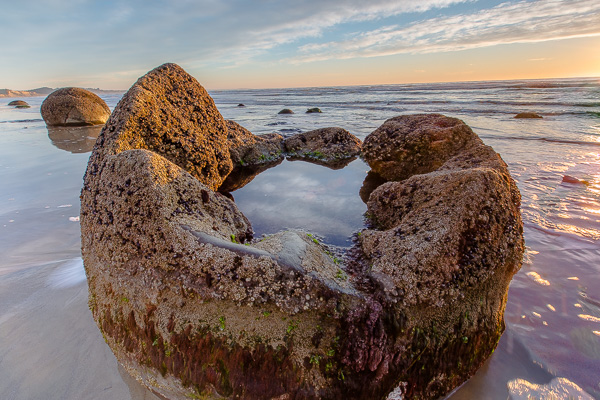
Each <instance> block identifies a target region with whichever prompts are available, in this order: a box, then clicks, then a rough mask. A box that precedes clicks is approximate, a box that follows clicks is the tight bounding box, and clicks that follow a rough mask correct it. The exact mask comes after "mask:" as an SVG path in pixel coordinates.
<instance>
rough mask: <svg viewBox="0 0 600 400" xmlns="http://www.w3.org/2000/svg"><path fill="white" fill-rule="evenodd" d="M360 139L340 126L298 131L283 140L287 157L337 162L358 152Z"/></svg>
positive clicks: (356, 154)
mask: <svg viewBox="0 0 600 400" xmlns="http://www.w3.org/2000/svg"><path fill="white" fill-rule="evenodd" d="M361 145H362V143H361V141H360V139H358V138H357V137H356V136H354V135H353V134H351V133H350V132H348V131H347V130H345V129H342V128H321V129H316V130H314V131H309V132H304V133H298V134H296V135H293V136H290V137H289V138H287V139H285V141H284V148H285V151H286V153H287V155H288V157H290V158H292V159H303V160H307V161H317V162H320V163H322V164H325V165H327V164H337V163H340V162H343V161H344V160H350V161H351V160H352V159H353V158H354V157H356V156H358V155H359V154H360V148H361Z"/></svg>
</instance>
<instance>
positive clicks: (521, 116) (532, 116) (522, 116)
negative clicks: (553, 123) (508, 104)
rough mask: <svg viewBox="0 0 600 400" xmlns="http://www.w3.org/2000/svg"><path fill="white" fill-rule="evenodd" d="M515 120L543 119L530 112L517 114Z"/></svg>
mask: <svg viewBox="0 0 600 400" xmlns="http://www.w3.org/2000/svg"><path fill="white" fill-rule="evenodd" d="M515 118H530V119H542V118H544V117H542V116H541V115H539V114H536V113H532V112H522V113H518V114H517V115H515Z"/></svg>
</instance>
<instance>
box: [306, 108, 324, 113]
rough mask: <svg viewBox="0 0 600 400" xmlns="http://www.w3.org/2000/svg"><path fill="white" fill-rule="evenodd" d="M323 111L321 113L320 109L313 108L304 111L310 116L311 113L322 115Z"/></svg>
mask: <svg viewBox="0 0 600 400" xmlns="http://www.w3.org/2000/svg"><path fill="white" fill-rule="evenodd" d="M322 112H323V111H321V109H320V108H317V107H314V108H309V109H308V110H306V114H312V113H322Z"/></svg>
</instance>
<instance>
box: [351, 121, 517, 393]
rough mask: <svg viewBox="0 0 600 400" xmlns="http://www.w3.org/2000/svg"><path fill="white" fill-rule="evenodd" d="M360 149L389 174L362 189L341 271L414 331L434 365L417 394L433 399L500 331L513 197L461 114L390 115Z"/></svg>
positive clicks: (512, 241)
mask: <svg viewBox="0 0 600 400" xmlns="http://www.w3.org/2000/svg"><path fill="white" fill-rule="evenodd" d="M386 138H387V140H388V143H390V146H389V148H388V149H387V151H386V150H385V145H384V143H385V142H386ZM392 143H393V144H392ZM363 149H364V151H365V153H366V155H367V157H365V158H368V160H369V163H370V164H371V165H372V166H373V165H375V166H376V167H377V168H378V170H377V172H379V173H380V174H382V175H383V174H385V175H386V176H387V177H388V179H394V178H395V179H397V180H395V181H389V182H386V183H383V184H381V185H380V186H379V187H377V188H376V189H374V190H373V189H372V187H370V188H369V189H368V190H367V189H366V190H365V192H369V191H371V193H370V195H369V193H365V194H366V195H367V196H368V202H367V206H368V210H367V214H366V215H367V216H368V218H369V220H370V228H369V229H366V230H364V231H362V232H361V234H360V235H359V236H358V244H357V245H356V247H355V248H354V249H353V250H352V252H353V254H355V260H354V261H353V263H352V264H351V266H350V270H351V271H352V272H353V274H354V276H356V277H361V279H362V280H363V285H365V286H367V287H371V288H377V289H376V290H380V291H381V294H380V296H381V298H385V303H386V304H387V310H388V312H392V313H393V314H395V315H403V318H406V319H405V320H404V321H405V322H404V323H407V324H408V325H409V326H410V325H412V326H414V327H416V328H415V329H418V332H419V333H418V336H419V338H420V339H419V341H421V343H422V344H421V347H420V348H421V349H422V353H420V359H421V360H424V359H427V360H428V362H426V365H427V368H428V369H430V368H431V369H433V370H434V371H436V372H432V373H431V374H429V372H427V373H426V375H427V376H428V378H427V379H428V380H427V379H426V380H425V381H421V383H422V384H423V385H424V389H423V392H421V395H420V396H425V397H429V396H431V397H432V398H433V395H434V392H435V391H436V390H438V389H439V388H441V387H445V388H450V387H452V386H454V385H457V384H459V381H461V380H462V379H464V378H460V376H463V377H464V376H468V375H470V374H473V373H474V372H475V371H476V369H477V368H478V367H479V365H481V363H482V362H483V361H484V360H485V359H486V358H487V357H488V356H489V355H490V354H491V353H492V352H493V351H494V348H495V346H496V344H497V342H498V340H499V338H500V335H501V333H502V331H503V330H504V318H503V316H504V308H505V304H506V294H507V292H508V285H509V282H510V280H511V278H512V276H513V275H514V273H516V272H517V271H518V270H519V268H520V266H521V258H522V256H523V251H524V243H523V225H522V221H521V216H520V212H519V207H520V194H519V191H518V189H517V186H516V184H515V182H514V181H513V179H512V178H511V176H510V174H509V172H508V168H507V166H506V164H505V163H504V162H503V161H502V159H501V158H500V156H499V155H498V154H497V153H495V152H494V151H493V149H492V148H490V147H489V146H485V145H484V144H483V142H482V141H481V140H480V139H479V138H478V137H477V136H476V135H475V134H474V133H473V132H472V131H471V129H470V128H468V126H466V125H465V124H464V123H463V122H462V121H460V120H456V119H453V118H447V117H443V116H441V115H415V116H409V117H397V118H393V119H391V120H388V121H386V122H385V123H384V124H383V125H382V126H381V127H380V128H378V129H377V130H376V131H375V132H373V133H372V134H371V135H370V136H368V137H367V138H366V139H365V141H364V145H363ZM375 155H378V156H379V158H376V157H375ZM424 155H428V157H424ZM412 163H414V165H411V164H412ZM383 166H385V168H387V170H386V169H385V168H384V167H383ZM407 170H408V171H407ZM371 181H373V179H371ZM375 181H376V179H375ZM391 310H394V311H391ZM400 336H402V335H400ZM461 342H462V343H461ZM434 343H435V344H434ZM442 343H443V344H442ZM425 344H428V345H425ZM431 344H434V345H433V346H431ZM440 345H441V347H440ZM442 349H444V350H442ZM388 352H393V350H391V349H390V350H388ZM413 353H414V352H413ZM466 355H468V360H466V359H465V358H464V357H465V356H466ZM457 360H458V361H457ZM451 369H452V370H453V371H451ZM438 393H439V394H440V395H441V394H442V393H441V392H438Z"/></svg>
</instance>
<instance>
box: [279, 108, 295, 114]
mask: <svg viewBox="0 0 600 400" xmlns="http://www.w3.org/2000/svg"><path fill="white" fill-rule="evenodd" d="M293 113H294V112H293V111H292V110H290V109H289V108H284V109H283V110H281V111H279V112H278V113H277V114H293Z"/></svg>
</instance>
